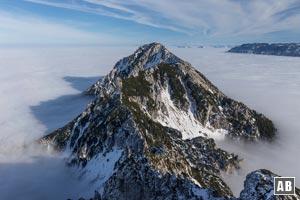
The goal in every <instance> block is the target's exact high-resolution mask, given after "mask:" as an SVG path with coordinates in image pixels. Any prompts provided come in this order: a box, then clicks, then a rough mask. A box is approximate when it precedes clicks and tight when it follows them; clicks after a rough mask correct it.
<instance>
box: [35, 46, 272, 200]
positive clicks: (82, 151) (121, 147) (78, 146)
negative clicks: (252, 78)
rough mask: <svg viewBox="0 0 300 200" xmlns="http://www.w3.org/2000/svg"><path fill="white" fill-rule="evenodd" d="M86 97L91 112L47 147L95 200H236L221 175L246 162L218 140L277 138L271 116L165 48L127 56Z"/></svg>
mask: <svg viewBox="0 0 300 200" xmlns="http://www.w3.org/2000/svg"><path fill="white" fill-rule="evenodd" d="M86 93H88V94H93V95H95V98H94V100H93V101H92V102H91V103H90V104H89V105H88V107H87V109H86V110H85V111H84V112H83V113H82V114H80V115H79V116H78V117H77V118H75V119H74V120H73V121H72V122H70V123H69V124H67V125H66V126H64V127H62V128H61V129H58V130H57V131H54V132H53V133H51V134H49V135H47V136H46V137H44V138H42V139H41V140H40V142H41V143H42V144H44V145H45V146H47V147H48V148H54V149H56V150H58V151H61V152H63V153H64V155H66V157H67V163H68V165H70V166H72V167H74V168H77V170H78V173H80V176H81V177H83V178H87V179H89V180H91V182H92V183H93V185H96V186H97V191H98V192H97V193H96V195H95V199H96V198H100V197H101V198H102V199H201V198H202V199H235V197H233V194H232V192H231V190H230V188H229V187H228V186H227V185H226V183H225V182H224V181H223V180H222V178H221V171H224V172H228V173H230V172H231V171H232V170H233V169H235V168H239V162H240V161H241V159H240V158H239V157H238V156H237V155H235V154H232V153H228V152H226V151H224V150H222V149H219V148H217V147H216V145H215V143H214V139H224V138H235V139H243V140H251V141H252V140H259V139H272V138H273V137H274V135H275V128H274V126H273V123H272V122H271V121H270V120H269V119H267V118H266V117H265V116H264V115H262V114H259V113H257V112H256V111H254V110H251V109H249V108H248V107H247V106H246V105H244V104H242V103H240V102H237V101H234V100H232V99H230V98H228V97H227V96H226V95H224V94H223V93H222V92H221V91H220V90H218V88H217V87H215V86H214V85H213V84H212V83H211V82H210V81H209V80H207V79H206V78H205V77H204V76H203V75H202V74H201V73H200V72H198V71H197V70H195V69H194V68H193V67H192V66H191V65H190V64H189V63H187V62H185V61H183V60H181V59H180V58H178V57H177V56H175V55H174V54H172V53H171V52H169V51H168V50H167V49H166V48H165V47H164V46H163V45H161V44H159V43H152V44H148V45H144V46H142V47H140V48H139V49H138V50H137V51H136V52H135V53H134V54H132V55H130V56H128V57H126V58H123V59H121V60H120V61H119V62H118V63H117V64H116V65H115V67H114V68H113V70H112V71H111V72H110V73H109V74H108V75H107V76H105V77H103V78H102V79H101V80H99V81H98V82H97V83H96V84H94V85H93V86H92V87H91V88H89V89H88V90H87V91H86ZM248 185H249V184H248ZM248 185H245V186H247V187H248ZM247 191H251V188H250V189H249V190H248V189H247V188H245V192H247ZM242 199H243V198H242Z"/></svg>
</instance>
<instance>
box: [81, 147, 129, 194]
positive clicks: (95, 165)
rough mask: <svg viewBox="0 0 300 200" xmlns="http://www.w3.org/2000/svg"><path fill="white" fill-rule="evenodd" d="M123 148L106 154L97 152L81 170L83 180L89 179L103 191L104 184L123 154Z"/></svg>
mask: <svg viewBox="0 0 300 200" xmlns="http://www.w3.org/2000/svg"><path fill="white" fill-rule="evenodd" d="M122 152H123V151H122V150H118V149H114V150H113V151H111V152H109V153H106V154H97V156H95V157H94V158H93V159H91V160H89V161H88V162H87V165H86V166H85V167H84V168H83V169H82V171H81V177H82V178H83V180H86V181H89V182H90V183H92V184H93V185H94V186H96V187H97V188H95V189H97V190H99V191H100V192H102V191H103V184H104V183H105V182H106V181H107V180H108V179H109V177H111V176H112V174H113V173H114V171H115V169H114V167H115V164H116V162H117V161H118V160H119V159H120V157H121V155H122Z"/></svg>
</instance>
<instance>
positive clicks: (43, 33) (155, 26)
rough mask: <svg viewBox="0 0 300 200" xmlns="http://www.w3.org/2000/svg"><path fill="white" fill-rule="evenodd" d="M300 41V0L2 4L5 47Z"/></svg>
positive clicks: (0, 38) (31, 0)
mask: <svg viewBox="0 0 300 200" xmlns="http://www.w3.org/2000/svg"><path fill="white" fill-rule="evenodd" d="M153 41H158V42H162V43H167V44H171V45H172V44H174V45H184V44H187V45H201V44H204V45H207V44H240V43H246V42H300V1H299V0H189V1H183V0H1V1H0V44H2V45H25V44H28V45H30V44H31V45H32V44H33V45H57V44H60V45H65V44H73V45H77V44H80V45H90V44H96V45H98V44H102V45H139V44H143V43H148V42H153Z"/></svg>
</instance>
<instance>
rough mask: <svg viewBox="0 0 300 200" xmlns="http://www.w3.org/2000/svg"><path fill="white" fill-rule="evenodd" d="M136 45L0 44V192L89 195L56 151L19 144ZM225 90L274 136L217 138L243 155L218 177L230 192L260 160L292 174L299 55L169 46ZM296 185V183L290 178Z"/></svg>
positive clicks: (72, 108)
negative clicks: (262, 118)
mask: <svg viewBox="0 0 300 200" xmlns="http://www.w3.org/2000/svg"><path fill="white" fill-rule="evenodd" d="M135 49H136V47H33V48H17V47H10V48H9V47H7V48H0V69H1V73H0V94H1V99H0V110H1V115H0V126H1V131H0V177H1V179H0V199H9V198H10V199H24V198H25V199H26V198H27V199H28V198H30V199H66V198H76V197H79V196H86V197H90V196H91V195H92V192H93V188H91V187H88V184H87V183H86V182H84V181H80V180H79V179H78V177H77V176H76V175H75V174H74V172H72V170H70V169H68V168H66V167H65V165H64V161H63V160H62V158H60V157H59V156H55V155H52V154H47V153H45V152H43V151H40V149H39V148H24V146H28V145H30V144H32V142H33V141H35V140H36V139H38V138H40V137H41V136H43V135H45V134H47V133H49V132H51V131H53V130H55V129H56V128H59V127H61V126H63V125H64V124H66V123H67V122H68V121H70V120H72V119H73V118H74V117H75V116H77V115H78V114H79V113H80V112H81V111H83V109H84V108H85V107H86V105H87V103H88V102H89V101H90V100H91V99H90V98H89V97H85V96H83V95H82V94H81V92H82V91H83V90H84V89H85V88H87V87H89V86H90V85H91V84H92V83H93V82H95V81H96V80H97V79H98V78H99V77H100V76H103V75H106V74H107V73H108V72H109V70H111V69H112V67H113V66H114V64H115V63H116V62H117V61H118V60H119V59H121V58H122V57H124V56H127V55H129V54H131V53H132V52H133V51H134V50H135ZM169 49H170V50H171V51H172V52H174V53H175V54H176V55H177V56H179V57H181V58H183V59H184V60H186V61H188V62H190V63H192V65H193V66H194V67H195V68H197V69H198V70H199V71H201V72H202V73H203V74H204V75H205V76H207V78H208V79H209V80H211V81H212V82H213V83H214V84H215V85H216V86H217V87H218V88H219V89H221V90H222V91H223V92H224V93H225V94H226V95H228V96H230V97H232V98H234V99H236V100H238V101H242V102H243V103H245V104H246V105H248V106H249V107H250V108H253V109H255V110H257V111H259V112H262V113H264V114H265V115H266V116H267V117H269V118H270V119H272V120H273V121H274V123H275V126H276V128H277V129H278V138H277V140H276V141H275V142H274V143H272V144H270V143H263V142H259V143H256V144H253V143H252V144H244V143H241V142H234V141H217V144H218V146H219V147H222V148H224V149H226V150H228V151H231V152H235V153H237V154H239V155H240V157H242V158H243V159H244V161H243V162H242V168H241V169H240V170H238V171H236V172H235V173H234V174H232V175H226V174H224V175H223V176H224V178H225V180H226V181H227V183H228V184H229V186H230V187H231V188H232V189H233V191H234V193H235V194H236V195H238V194H239V192H240V190H241V188H242V186H243V181H244V179H245V176H246V174H247V173H249V172H250V171H253V170H255V169H260V168H267V169H270V170H272V171H273V172H274V173H277V174H280V175H282V176H296V184H297V180H298V179H299V180H300V171H299V170H298V166H299V164H300V161H299V159H298V155H299V153H300V146H299V144H298V141H299V139H300V134H299V130H300V123H299V122H298V119H299V117H298V116H300V101H299V100H300V64H299V63H300V62H299V61H300V58H290V57H276V56H261V55H249V54H231V53H225V51H226V49H217V48H203V49H201V48H187V49H180V48H176V47H172V46H170V47H169ZM297 185H298V186H299V184H297Z"/></svg>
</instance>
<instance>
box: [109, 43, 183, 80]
mask: <svg viewBox="0 0 300 200" xmlns="http://www.w3.org/2000/svg"><path fill="white" fill-rule="evenodd" d="M176 62H183V61H182V60H181V59H180V58H178V57H177V56H175V55H174V54H173V53H171V52H170V51H169V50H168V49H167V48H166V47H165V46H164V45H162V44H160V43H156V42H153V43H150V44H145V45H143V46H141V47H139V48H138V49H137V50H136V51H135V52H134V53H133V54H132V55H130V56H128V57H125V58H123V59H121V60H120V61H119V62H117V64H116V65H115V67H114V69H115V70H117V71H119V73H120V74H119V75H120V76H121V77H126V76H130V75H137V74H138V72H139V71H144V70H147V69H149V68H152V67H154V66H156V65H158V64H160V63H165V64H171V63H176Z"/></svg>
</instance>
